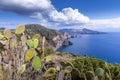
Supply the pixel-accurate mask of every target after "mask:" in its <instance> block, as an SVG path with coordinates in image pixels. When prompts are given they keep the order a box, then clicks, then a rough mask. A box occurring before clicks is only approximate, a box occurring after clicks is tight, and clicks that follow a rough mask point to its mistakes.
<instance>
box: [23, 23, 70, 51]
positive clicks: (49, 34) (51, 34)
mask: <svg viewBox="0 0 120 80" xmlns="http://www.w3.org/2000/svg"><path fill="white" fill-rule="evenodd" d="M25 27H26V31H25V33H26V34H28V35H31V36H33V35H34V34H40V35H41V36H45V37H46V40H47V41H48V43H49V44H50V45H52V46H53V47H54V49H55V50H57V49H58V48H60V47H61V46H62V45H64V44H65V45H69V43H70V42H69V41H68V40H67V39H68V38H69V37H70V36H69V34H67V33H61V32H59V31H57V30H54V29H48V28H46V27H44V26H41V25H38V24H27V25H25Z"/></svg>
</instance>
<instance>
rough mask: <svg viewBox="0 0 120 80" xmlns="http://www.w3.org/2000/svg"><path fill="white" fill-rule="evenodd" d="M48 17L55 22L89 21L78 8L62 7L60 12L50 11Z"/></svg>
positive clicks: (74, 22)
mask: <svg viewBox="0 0 120 80" xmlns="http://www.w3.org/2000/svg"><path fill="white" fill-rule="evenodd" d="M49 16H50V18H51V19H52V20H53V21H56V22H62V23H65V24H71V23H72V24H81V23H87V22H89V18H88V17H86V16H84V15H83V14H82V13H80V12H79V11H78V9H72V8H64V9H63V10H62V11H61V12H58V11H57V10H54V11H52V12H51V13H50V15H49Z"/></svg>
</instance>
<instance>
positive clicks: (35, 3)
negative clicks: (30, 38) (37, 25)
mask: <svg viewBox="0 0 120 80" xmlns="http://www.w3.org/2000/svg"><path fill="white" fill-rule="evenodd" d="M0 5H1V6H0V9H1V10H7V11H12V12H15V13H18V14H22V15H27V16H29V17H31V18H37V19H39V20H40V22H41V23H45V22H46V24H47V23H48V22H49V23H53V22H54V23H56V24H57V25H62V24H64V25H72V24H84V23H87V22H89V18H88V17H87V16H84V15H83V14H82V13H80V12H79V11H78V9H72V8H64V9H62V11H57V9H56V8H55V7H54V6H53V5H52V3H51V1H50V0H0Z"/></svg>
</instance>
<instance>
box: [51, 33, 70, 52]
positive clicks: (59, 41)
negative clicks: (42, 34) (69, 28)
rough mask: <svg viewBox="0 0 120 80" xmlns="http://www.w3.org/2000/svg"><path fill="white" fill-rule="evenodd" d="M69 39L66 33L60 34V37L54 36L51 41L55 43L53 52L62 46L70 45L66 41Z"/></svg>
mask: <svg viewBox="0 0 120 80" xmlns="http://www.w3.org/2000/svg"><path fill="white" fill-rule="evenodd" d="M68 38H70V35H69V34H68V33H61V34H60V35H57V36H55V37H54V38H53V39H52V40H53V41H54V42H55V44H56V46H55V50H57V49H58V48H60V47H61V46H63V45H71V44H70V41H68V40H67V39H68Z"/></svg>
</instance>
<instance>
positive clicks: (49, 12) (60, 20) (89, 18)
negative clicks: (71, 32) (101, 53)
mask: <svg viewBox="0 0 120 80" xmlns="http://www.w3.org/2000/svg"><path fill="white" fill-rule="evenodd" d="M18 24H41V25H43V26H45V27H48V28H53V29H62V28H75V29H81V28H88V29H93V30H98V31H106V32H120V0H0V27H6V28H15V27H16V26H17V25H18Z"/></svg>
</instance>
